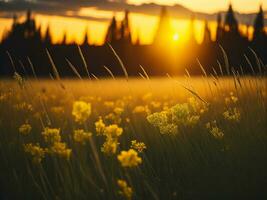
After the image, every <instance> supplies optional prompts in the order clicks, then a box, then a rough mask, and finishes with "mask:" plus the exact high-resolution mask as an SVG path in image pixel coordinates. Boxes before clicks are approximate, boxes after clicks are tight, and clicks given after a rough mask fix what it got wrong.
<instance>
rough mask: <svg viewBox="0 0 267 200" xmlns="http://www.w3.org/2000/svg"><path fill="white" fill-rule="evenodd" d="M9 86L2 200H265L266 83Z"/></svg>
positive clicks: (0, 128) (0, 103)
mask: <svg viewBox="0 0 267 200" xmlns="http://www.w3.org/2000/svg"><path fill="white" fill-rule="evenodd" d="M142 77H143V78H136V79H114V80H113V79H103V80H102V79H98V78H96V77H95V79H94V80H68V79H58V80H46V79H27V78H23V77H21V76H20V75H18V74H17V76H16V77H15V79H16V80H4V79H2V80H1V82H0V163H1V164H0V177H1V178H0V185H1V187H0V198H1V199H47V200H48V199H92V200H98V199H105V200H109V199H110V200H113V199H114V200H119V199H126V200H130V199H136V200H139V199H146V200H148V199H155V200H158V199H163V200H165V199H166V200H171V199H266V198H267V192H266V186H267V170H266V169H267V159H266V158H267V117H266V116H267V113H266V112H267V110H266V105H267V104H266V103H267V90H266V89H267V88H266V87H267V86H266V85H267V84H266V77H264V76H263V77H262V76H258V77H237V76H232V77H227V78H223V77H217V76H213V77H194V78H192V77H190V75H188V76H185V77H170V76H169V77H166V78H149V77H146V76H145V75H144V76H142Z"/></svg>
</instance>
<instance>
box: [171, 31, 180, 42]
mask: <svg viewBox="0 0 267 200" xmlns="http://www.w3.org/2000/svg"><path fill="white" fill-rule="evenodd" d="M172 39H173V41H174V42H177V41H178V40H179V39H180V35H179V34H178V33H175V34H174V35H173V38H172Z"/></svg>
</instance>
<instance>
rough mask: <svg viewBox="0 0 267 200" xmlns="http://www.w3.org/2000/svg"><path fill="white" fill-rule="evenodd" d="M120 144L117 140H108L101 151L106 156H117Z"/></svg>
mask: <svg viewBox="0 0 267 200" xmlns="http://www.w3.org/2000/svg"><path fill="white" fill-rule="evenodd" d="M119 144H120V143H118V141H117V140H116V139H112V138H107V139H106V141H105V143H104V144H103V146H102V147H101V151H102V152H103V153H105V154H115V153H116V152H117V148H118V145H119Z"/></svg>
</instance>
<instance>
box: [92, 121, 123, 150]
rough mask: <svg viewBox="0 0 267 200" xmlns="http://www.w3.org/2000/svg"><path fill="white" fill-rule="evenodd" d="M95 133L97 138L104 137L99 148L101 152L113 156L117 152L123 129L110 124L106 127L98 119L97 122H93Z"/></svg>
mask: <svg viewBox="0 0 267 200" xmlns="http://www.w3.org/2000/svg"><path fill="white" fill-rule="evenodd" d="M95 127H96V133H97V135H98V136H101V135H102V136H105V137H106V141H105V142H104V144H103V145H102V147H101V151H102V152H103V153H106V154H115V153H116V152H117V148H118V145H119V144H120V143H119V142H118V139H119V137H120V136H121V135H122V132H123V129H122V128H120V127H119V126H118V125H117V124H112V125H109V126H106V125H105V123H104V122H103V120H102V118H101V117H100V118H99V120H98V121H97V122H95Z"/></svg>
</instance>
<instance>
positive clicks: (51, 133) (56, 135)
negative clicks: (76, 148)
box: [42, 127, 61, 144]
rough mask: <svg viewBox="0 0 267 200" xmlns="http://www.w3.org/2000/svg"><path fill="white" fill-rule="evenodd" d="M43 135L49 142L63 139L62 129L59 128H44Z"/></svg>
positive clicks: (52, 142)
mask: <svg viewBox="0 0 267 200" xmlns="http://www.w3.org/2000/svg"><path fill="white" fill-rule="evenodd" d="M42 136H43V137H44V140H45V142H46V143H48V144H54V143H56V142H60V141H61V136H60V129H57V128H48V127H46V128H44V131H43V132H42Z"/></svg>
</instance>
